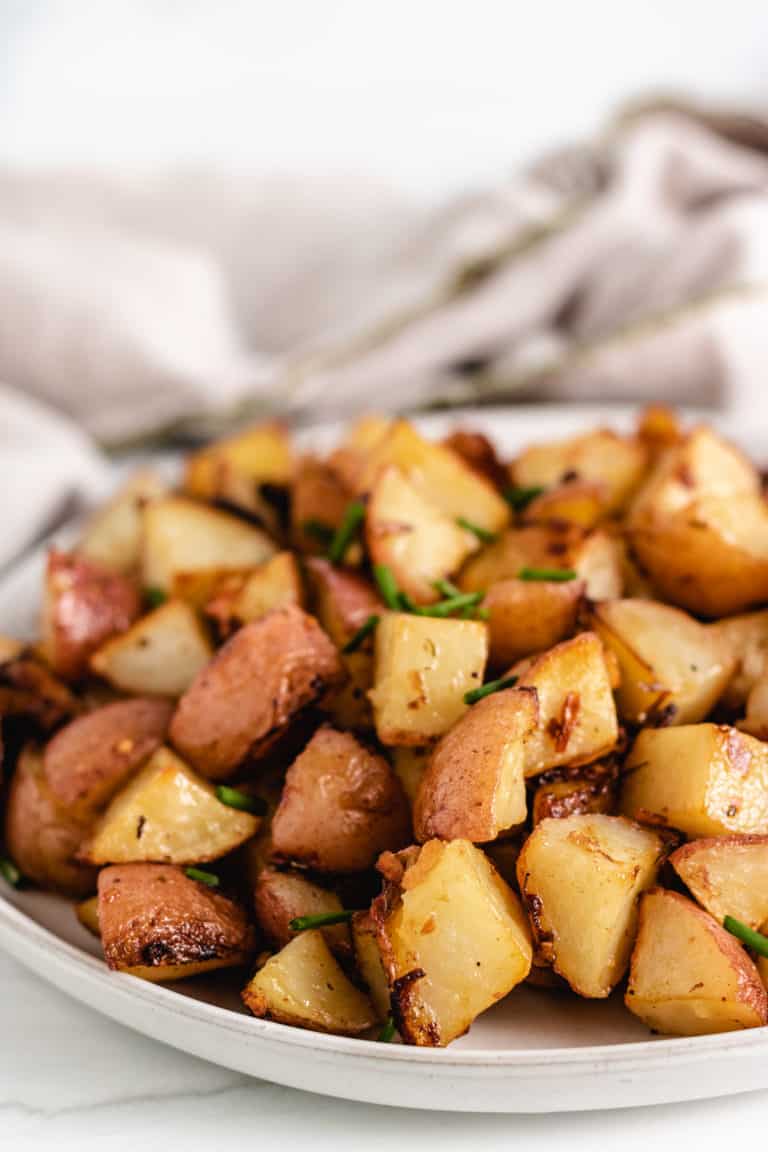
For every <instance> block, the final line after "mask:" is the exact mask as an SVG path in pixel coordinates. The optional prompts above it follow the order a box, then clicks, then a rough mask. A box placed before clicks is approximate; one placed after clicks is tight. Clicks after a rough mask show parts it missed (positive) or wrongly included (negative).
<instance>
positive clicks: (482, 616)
mask: <svg viewBox="0 0 768 1152" xmlns="http://www.w3.org/2000/svg"><path fill="white" fill-rule="evenodd" d="M490 618H491V613H490V611H489V609H488V608H478V610H477V611H476V612H475V619H476V620H490Z"/></svg>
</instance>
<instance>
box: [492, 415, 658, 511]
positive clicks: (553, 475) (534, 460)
mask: <svg viewBox="0 0 768 1152" xmlns="http://www.w3.org/2000/svg"><path fill="white" fill-rule="evenodd" d="M647 464H648V454H647V451H646V448H645V445H644V444H642V443H641V441H640V440H638V439H636V438H631V437H628V436H619V435H618V434H617V433H616V432H612V431H610V429H607V428H599V429H597V430H596V431H594V432H587V433H586V435H583V436H574V437H571V438H570V439H568V440H560V441H556V442H553V443H549V444H536V445H534V446H532V447H531V448H527V449H526V450H525V451H524V452H521V453H520V455H519V456H518V457H517V459H516V460H515V462H514V463H513V465H512V467H511V473H512V482H513V484H518V485H520V486H521V487H523V488H531V487H544V488H551V487H552V486H553V485H556V484H561V483H562V482H563V479H564V478H565V477H572V478H574V479H578V480H582V481H587V482H588V483H599V484H602V485H603V486H604V488H605V493H606V510H607V511H609V512H616V511H618V510H620V509H621V508H623V507H624V506H625V505H626V503H627V501H628V500H629V498H630V496H631V495H632V493H633V492H634V491H635V489H636V488H637V487H638V485H639V484H640V482H641V481H642V479H643V476H644V474H645V470H646V467H647Z"/></svg>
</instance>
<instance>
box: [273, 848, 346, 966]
mask: <svg viewBox="0 0 768 1152" xmlns="http://www.w3.org/2000/svg"><path fill="white" fill-rule="evenodd" d="M253 906H254V909H255V911H256V920H257V922H258V925H259V927H260V928H261V930H262V932H263V933H264V936H265V937H266V939H267V941H268V942H269V944H270V945H272V946H273V947H275V948H278V949H279V948H284V947H285V945H286V944H288V943H289V941H291V940H292V939H293V937H294V936H295V935H296V932H294V930H293V929H292V928H291V921H292V920H295V919H297V917H300V916H324V915H327V914H333V913H339V912H341V911H343V909H342V906H341V901H340V900H339V898H338V896H337V895H336V893H335V892H329V891H328V889H327V888H321V887H320V886H319V885H318V884H313V883H311V881H309V880H307V878H306V876H302V875H301V873H300V872H294V871H287V872H279V871H278V870H277V869H276V868H265V869H264V870H263V871H262V872H261V873H260V875H259V876H258V878H257V880H256V884H255V885H254V889H253ZM320 931H321V932H322V934H323V936H324V937H325V942H326V944H327V945H328V947H329V948H330V949H331V951H332V952H333V953H335V954H336V955H337V956H342V957H347V958H348V957H349V955H350V952H351V944H350V938H349V925H347V924H329V925H328V926H327V927H325V928H321V929H320Z"/></svg>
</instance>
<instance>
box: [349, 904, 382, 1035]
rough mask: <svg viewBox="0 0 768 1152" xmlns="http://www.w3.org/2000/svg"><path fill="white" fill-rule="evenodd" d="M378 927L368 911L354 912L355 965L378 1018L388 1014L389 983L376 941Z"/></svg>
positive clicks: (353, 945)
mask: <svg viewBox="0 0 768 1152" xmlns="http://www.w3.org/2000/svg"><path fill="white" fill-rule="evenodd" d="M377 937H378V928H377V927H376V921H375V920H374V919H373V917H372V916H371V914H370V912H355V914H354V916H353V917H352V948H353V951H354V956H355V967H356V968H357V971H358V973H359V975H360V976H361V978H362V982H363V985H364V986H365V988H366V989H367V991H368V995H369V996H370V998H371V1003H372V1004H373V1007H374V1008H375V1009H376V1014H377V1015H378V1017H379V1020H386V1019H387V1017H388V1016H389V1009H390V1002H389V983H388V981H387V974H386V972H385V971H384V964H383V963H382V959H381V952H380V951H379V942H378V938H377Z"/></svg>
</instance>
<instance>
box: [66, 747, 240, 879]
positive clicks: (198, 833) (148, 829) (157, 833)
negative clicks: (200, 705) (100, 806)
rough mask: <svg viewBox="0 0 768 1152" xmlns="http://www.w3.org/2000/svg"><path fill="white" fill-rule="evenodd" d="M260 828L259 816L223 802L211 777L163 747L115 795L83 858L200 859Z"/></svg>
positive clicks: (170, 861) (120, 860) (119, 861)
mask: <svg viewBox="0 0 768 1152" xmlns="http://www.w3.org/2000/svg"><path fill="white" fill-rule="evenodd" d="M258 828H259V820H258V818H257V817H256V816H252V815H251V814H250V813H249V812H241V811H239V810H238V809H236V808H230V807H227V805H225V804H222V803H221V802H220V801H219V800H218V799H217V798H216V793H215V791H214V789H213V787H212V785H210V784H209V783H208V781H207V780H203V779H201V778H200V777H199V776H197V775H196V773H194V772H192V771H191V770H190V769H189V768H188V767H187V766H186V764H184V763H183V761H181V760H179V758H178V756H174V754H173V752H171V751H169V750H168V749H167V748H159V749H158V751H157V752H155V754H154V756H153V757H152V759H151V760H150V761H149V763H148V764H146V765H145V767H144V768H142V769H141V770H140V771H139V773H138V774H137V775H136V776H134V778H133V780H132V781H131V782H130V784H128V785H127V786H126V787H125V788H124V789H123V790H122V791H121V792H118V794H117V795H116V796H115V798H114V799H113V800H112V802H111V804H110V805H109V807H108V808H107V810H106V812H105V813H104V815H103V816H102V817H101V818H100V820H99V822H98V824H97V825H96V827H95V829H94V831H93V834H92V836H91V837H90V839H89V841H88V843H87V844H86V845H84V846H83V848H82V849H81V858H82V859H85V860H87V861H88V862H89V863H92V864H130V863H134V862H141V863H145V862H153V863H164V864H196V863H200V862H204V861H207V860H217V859H218V858H219V857H220V856H225V855H226V854H227V853H228V852H232V851H233V850H234V849H235V848H238V847H239V846H240V845H241V844H243V843H244V842H245V841H246V840H249V839H250V838H251V836H253V835H255V833H256V832H257V831H258Z"/></svg>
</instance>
